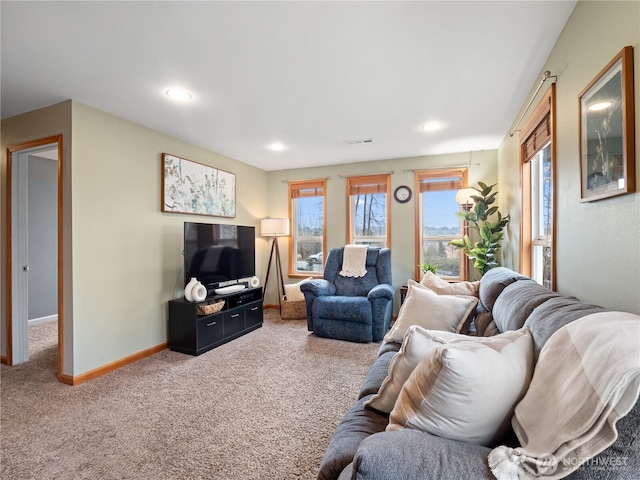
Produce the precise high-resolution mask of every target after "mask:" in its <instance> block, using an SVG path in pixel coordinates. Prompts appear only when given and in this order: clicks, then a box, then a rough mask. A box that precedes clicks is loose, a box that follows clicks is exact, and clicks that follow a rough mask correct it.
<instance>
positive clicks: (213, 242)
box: [184, 222, 256, 291]
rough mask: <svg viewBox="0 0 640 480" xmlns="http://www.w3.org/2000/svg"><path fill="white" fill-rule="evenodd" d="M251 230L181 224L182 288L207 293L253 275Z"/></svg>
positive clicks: (254, 240)
mask: <svg viewBox="0 0 640 480" xmlns="http://www.w3.org/2000/svg"><path fill="white" fill-rule="evenodd" d="M255 230H256V229H255V227H249V226H242V225H223V224H216V223H195V222H184V284H185V285H186V284H187V283H188V282H189V280H191V278H192V277H195V278H197V279H198V280H199V281H200V282H201V283H202V284H203V285H204V286H205V287H207V291H211V290H212V289H215V288H217V287H219V286H224V285H227V284H231V283H235V282H237V281H239V280H241V279H244V278H249V277H253V276H254V275H255V274H256V232H255Z"/></svg>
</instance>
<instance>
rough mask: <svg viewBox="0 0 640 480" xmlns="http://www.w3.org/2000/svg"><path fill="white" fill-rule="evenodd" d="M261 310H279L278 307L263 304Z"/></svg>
mask: <svg viewBox="0 0 640 480" xmlns="http://www.w3.org/2000/svg"><path fill="white" fill-rule="evenodd" d="M262 309H263V310H269V309H273V310H280V305H271V304H269V305H267V304H265V305H264V306H263V307H262Z"/></svg>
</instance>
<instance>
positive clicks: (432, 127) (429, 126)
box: [420, 122, 442, 132]
mask: <svg viewBox="0 0 640 480" xmlns="http://www.w3.org/2000/svg"><path fill="white" fill-rule="evenodd" d="M420 128H421V129H422V130H424V131H425V132H435V131H436V130H440V129H441V128H442V122H427V123H425V124H424V125H422V126H421V127H420Z"/></svg>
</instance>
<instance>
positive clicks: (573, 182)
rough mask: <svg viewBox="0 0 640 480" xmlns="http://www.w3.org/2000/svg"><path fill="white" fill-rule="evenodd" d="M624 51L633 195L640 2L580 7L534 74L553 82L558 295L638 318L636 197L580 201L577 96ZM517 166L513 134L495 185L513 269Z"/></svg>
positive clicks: (639, 139) (639, 111)
mask: <svg viewBox="0 0 640 480" xmlns="http://www.w3.org/2000/svg"><path fill="white" fill-rule="evenodd" d="M626 45H632V46H633V47H634V65H635V69H634V70H635V97H636V102H635V104H636V108H635V126H636V127H635V130H636V175H635V176H636V190H640V163H639V162H640V107H639V106H638V105H639V102H638V98H640V2H609V1H606V2H591V1H580V2H579V3H578V4H577V5H576V8H575V10H574V12H573V14H572V15H571V17H570V19H569V21H568V22H567V25H566V26H565V28H564V30H563V32H562V34H561V35H560V37H559V39H558V41H557V42H556V45H555V47H554V49H553V51H552V52H551V54H550V56H549V58H548V60H547V62H546V64H545V65H544V67H543V68H542V70H541V72H540V76H542V72H543V71H545V70H550V71H551V74H552V75H557V76H558V79H557V85H556V94H557V104H556V108H557V127H556V133H557V143H556V147H557V150H556V153H557V155H556V174H557V177H556V194H557V217H556V228H557V230H556V232H557V251H556V262H557V290H558V291H559V292H560V293H563V294H567V295H574V296H577V297H579V298H581V299H583V300H586V301H589V302H592V303H595V304H599V305H602V306H604V307H606V308H610V309H615V310H624V311H629V312H633V313H636V314H640V247H639V246H638V245H639V239H640V193H637V192H636V193H630V194H626V195H622V196H618V197H613V198H608V199H604V200H599V201H595V202H589V203H581V202H580V163H579V144H578V139H579V132H578V130H579V127H578V95H579V94H580V92H581V91H582V90H583V89H584V88H585V87H586V86H587V85H588V84H589V82H590V81H591V80H592V79H593V78H594V77H595V76H596V75H597V74H598V73H599V72H600V71H601V70H602V69H603V68H604V67H605V65H606V64H607V63H608V62H609V61H610V60H611V59H612V58H613V57H614V56H615V55H616V54H617V53H618V52H619V51H620V50H622V48H623V47H624V46H626ZM538 83H539V82H536V84H535V85H534V86H532V92H531V94H533V91H534V90H535V88H537V86H538ZM545 89H546V86H545V87H544V88H543V89H542V91H544V90H545ZM541 93H542V92H541ZM540 96H541V95H539V97H540ZM535 104H536V103H534V105H533V106H532V108H531V109H530V110H533V108H534V107H535ZM523 108H524V105H523ZM529 113H531V112H529ZM519 116H520V115H518V117H519ZM524 122H526V118H525V120H524V121H523V123H524ZM518 161H519V155H518V136H517V135H514V137H513V138H510V137H508V136H507V137H505V139H504V141H503V143H502V145H501V146H500V148H499V150H498V164H499V181H500V184H501V185H508V186H509V187H508V188H506V189H503V190H502V191H501V195H500V203H501V204H504V205H510V213H511V215H512V218H514V219H515V221H514V222H513V223H512V225H511V227H510V228H509V232H508V234H509V237H508V241H507V243H508V245H509V247H508V249H507V251H506V252H505V253H506V255H505V261H506V263H507V264H508V265H509V266H511V267H512V268H515V269H518V268H519V261H520V256H519V253H518V245H519V221H518V220H517V219H518V217H519V211H520V191H519V186H518V185H519V164H518Z"/></svg>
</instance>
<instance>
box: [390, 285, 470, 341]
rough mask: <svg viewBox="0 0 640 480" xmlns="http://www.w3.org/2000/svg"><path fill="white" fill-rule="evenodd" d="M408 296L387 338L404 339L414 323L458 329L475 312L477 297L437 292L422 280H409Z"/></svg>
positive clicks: (449, 330) (436, 328)
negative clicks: (421, 281) (422, 283)
mask: <svg viewBox="0 0 640 480" xmlns="http://www.w3.org/2000/svg"><path fill="white" fill-rule="evenodd" d="M408 285H409V289H408V291H407V297H406V299H405V301H404V303H403V304H402V307H400V311H399V312H398V318H397V319H396V321H395V323H394V324H393V327H391V330H389V332H388V333H387V334H386V335H385V337H384V340H385V341H387V342H402V340H403V338H404V334H405V333H406V331H407V329H408V328H409V327H410V326H411V325H420V326H421V327H424V328H428V329H430V330H444V331H448V332H454V333H455V332H459V331H460V329H461V328H462V326H463V325H464V323H465V322H466V321H467V320H468V318H469V316H472V315H473V314H474V312H475V307H476V305H477V303H478V299H477V298H475V297H471V296H465V295H438V294H437V293H434V292H432V291H431V290H429V289H428V288H426V287H424V286H422V285H420V284H419V283H417V282H415V281H413V280H409V282H408Z"/></svg>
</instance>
